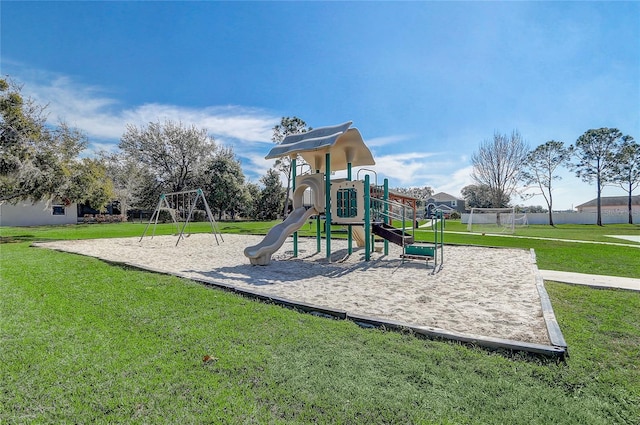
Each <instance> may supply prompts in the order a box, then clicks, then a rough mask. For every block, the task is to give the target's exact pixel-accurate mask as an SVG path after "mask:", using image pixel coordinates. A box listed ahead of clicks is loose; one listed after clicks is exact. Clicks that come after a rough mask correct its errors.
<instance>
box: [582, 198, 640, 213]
mask: <svg viewBox="0 0 640 425" xmlns="http://www.w3.org/2000/svg"><path fill="white" fill-rule="evenodd" d="M597 202H598V199H597V198H594V199H592V200H590V201H589V202H585V203H584V204H580V205H578V206H577V207H576V209H577V210H578V212H590V213H595V212H596V211H597V208H598V206H597V205H598V204H597ZM600 207H601V209H602V214H603V215H604V214H621V215H624V214H629V197H628V196H602V197H600ZM631 211H632V212H633V214H637V213H640V195H636V196H632V197H631Z"/></svg>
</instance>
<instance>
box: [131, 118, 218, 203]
mask: <svg viewBox="0 0 640 425" xmlns="http://www.w3.org/2000/svg"><path fill="white" fill-rule="evenodd" d="M119 147H120V149H121V150H122V151H124V152H125V154H126V155H127V156H128V157H129V158H131V159H133V160H134V161H136V162H137V163H138V164H139V166H141V167H145V168H147V169H148V170H150V171H151V172H152V173H153V175H154V176H155V180H156V187H157V188H159V189H161V190H163V191H170V192H179V191H181V190H184V189H185V188H188V187H189V186H190V185H193V184H195V182H197V181H198V178H199V173H201V172H202V171H203V167H204V165H205V164H206V160H207V159H209V158H210V157H211V156H212V155H213V153H214V152H215V150H216V144H215V142H214V140H213V138H211V137H210V136H209V135H208V134H207V131H206V130H204V129H198V128H196V127H195V126H191V127H187V126H184V125H183V124H182V123H176V122H173V121H165V122H164V123H160V122H157V123H149V125H148V126H146V127H140V128H138V127H136V126H135V125H131V124H129V125H127V129H126V131H125V134H124V135H123V136H122V138H121V139H120V144H119Z"/></svg>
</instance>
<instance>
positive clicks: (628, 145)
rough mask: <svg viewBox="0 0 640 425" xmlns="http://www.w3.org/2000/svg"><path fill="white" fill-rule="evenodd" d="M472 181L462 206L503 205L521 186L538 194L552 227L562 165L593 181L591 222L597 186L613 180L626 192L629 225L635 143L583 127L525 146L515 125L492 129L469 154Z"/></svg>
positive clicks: (639, 150)
mask: <svg viewBox="0 0 640 425" xmlns="http://www.w3.org/2000/svg"><path fill="white" fill-rule="evenodd" d="M471 162H472V165H473V172H472V174H471V177H472V179H473V180H474V182H475V183H476V184H475V185H469V186H465V187H464V188H463V189H462V195H463V197H464V198H465V201H466V205H467V206H468V207H485V208H491V207H494V208H501V207H506V206H509V203H510V202H511V198H512V196H514V195H515V194H519V195H521V196H523V197H526V196H527V195H526V193H525V192H523V189H524V191H526V190H530V189H533V190H534V191H535V192H536V194H541V195H542V196H543V198H544V200H545V202H546V205H547V207H548V209H547V211H548V214H549V224H550V225H552V226H553V224H554V223H553V214H552V211H553V183H554V182H555V181H557V180H560V178H561V177H560V175H559V174H558V171H559V170H560V169H561V168H563V167H564V168H567V169H569V170H571V171H573V172H575V174H576V176H577V177H579V178H581V179H582V180H583V181H584V182H587V183H590V184H593V183H595V186H596V205H597V207H596V210H597V214H596V224H597V225H599V226H601V225H602V204H601V197H602V189H603V188H604V187H605V186H607V185H618V186H620V187H621V188H622V189H623V190H624V191H625V192H626V196H627V209H628V222H629V224H633V215H632V195H633V191H634V190H635V189H636V188H637V187H638V185H640V145H639V144H638V143H637V142H636V141H635V140H634V139H633V137H631V136H629V135H623V133H622V132H621V131H620V130H618V129H617V128H598V129H590V130H587V131H586V132H585V133H584V134H582V135H581V136H580V137H579V138H578V139H577V140H576V141H575V143H573V144H571V145H569V146H565V144H564V143H563V142H560V141H557V140H550V141H548V142H546V143H543V144H541V145H539V146H537V147H536V148H535V149H532V150H530V149H529V146H528V144H527V143H526V142H525V141H524V139H523V138H522V136H521V135H520V133H519V132H518V131H517V130H514V131H513V132H512V133H511V134H510V135H508V134H501V133H499V132H496V133H495V134H494V136H493V139H490V140H484V141H483V142H482V143H481V144H480V147H479V149H478V151H477V152H475V153H474V154H473V156H472V157H471Z"/></svg>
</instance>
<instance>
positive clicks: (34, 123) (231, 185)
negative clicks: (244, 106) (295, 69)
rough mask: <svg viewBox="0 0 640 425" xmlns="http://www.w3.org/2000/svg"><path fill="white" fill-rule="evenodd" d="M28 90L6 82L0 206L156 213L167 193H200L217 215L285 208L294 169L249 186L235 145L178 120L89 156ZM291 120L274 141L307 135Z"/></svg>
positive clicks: (141, 130) (0, 91) (269, 214)
mask: <svg viewBox="0 0 640 425" xmlns="http://www.w3.org/2000/svg"><path fill="white" fill-rule="evenodd" d="M21 91H22V86H21V85H19V84H17V83H15V82H14V81H12V80H10V79H8V78H3V79H0V203H1V202H10V203H16V202H18V201H22V200H29V201H32V202H35V201H39V200H47V201H53V200H63V201H64V202H66V203H71V202H74V203H81V204H87V205H90V206H91V207H92V208H93V209H96V210H102V209H104V207H105V206H106V205H107V203H110V202H112V201H118V202H119V203H120V209H121V211H122V212H123V213H125V214H126V211H127V210H129V209H131V208H136V209H143V210H150V209H151V210H152V209H153V208H154V207H155V206H156V204H157V202H158V199H159V197H160V195H161V194H162V193H168V192H180V191H184V190H191V189H196V188H201V189H202V190H203V192H204V193H205V195H206V197H207V202H208V203H209V205H210V207H211V209H212V211H213V212H214V213H215V214H217V215H218V218H222V216H223V215H228V216H231V217H232V218H235V217H236V216H238V215H242V216H244V217H247V218H251V219H259V220H262V219H264V220H270V219H275V218H277V217H278V216H279V215H280V214H281V212H282V211H283V204H284V199H285V189H284V187H283V185H282V183H281V180H280V176H279V172H284V173H288V172H290V171H289V170H287V165H286V164H285V163H284V162H282V161H281V162H280V163H278V164H276V168H272V169H269V170H268V171H267V172H266V174H265V175H264V176H262V177H261V178H260V180H259V183H260V185H259V184H256V183H253V182H250V181H247V179H246V178H245V175H244V173H243V171H242V167H241V162H240V160H239V159H238V157H237V156H236V155H235V153H234V151H233V149H232V148H230V147H225V146H221V145H219V144H217V143H216V142H215V140H214V139H213V138H212V137H211V136H209V135H208V134H207V131H206V130H204V129H199V128H196V127H195V126H193V125H185V124H183V123H181V122H175V121H171V120H165V121H163V122H151V123H148V124H147V125H143V126H136V125H133V124H128V125H127V126H126V130H125V132H124V134H123V135H122V137H121V138H120V141H119V143H118V151H117V152H99V153H97V154H96V156H95V157H94V158H82V157H81V153H82V152H83V151H84V150H85V149H86V148H87V147H88V139H87V136H86V135H85V134H83V133H82V132H80V131H79V130H76V129H73V128H71V127H70V126H69V125H68V124H66V123H65V122H59V123H58V124H57V125H53V126H52V125H49V124H47V123H46V121H47V115H46V105H45V106H43V105H39V104H37V103H36V102H35V101H34V100H33V99H30V98H25V97H24V96H22V94H21ZM290 120H291V119H285V118H283V121H282V122H281V124H280V125H278V126H276V127H275V128H274V135H273V138H272V140H273V141H274V142H279V141H282V139H283V138H284V137H285V136H286V135H287V134H289V133H292V132H302V131H307V126H306V124H305V123H304V121H302V120H299V119H295V120H294V121H295V122H296V126H295V127H288V126H286V124H287V123H288V122H289V121H290ZM283 125H284V126H285V127H283ZM285 208H286V207H285Z"/></svg>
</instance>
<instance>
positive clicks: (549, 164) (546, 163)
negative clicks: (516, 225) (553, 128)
mask: <svg viewBox="0 0 640 425" xmlns="http://www.w3.org/2000/svg"><path fill="white" fill-rule="evenodd" d="M570 157H571V149H568V148H566V147H565V146H564V144H563V143H562V142H558V141H556V140H550V141H548V142H547V143H545V144H543V145H540V146H538V147H537V148H535V149H534V150H532V151H531V152H529V154H528V155H527V159H526V161H525V165H524V171H523V172H522V180H523V181H524V184H525V185H535V186H537V187H538V189H539V191H540V193H541V194H542V196H543V197H544V200H545V202H546V203H547V207H548V210H549V225H550V226H553V225H554V224H553V193H552V191H553V189H552V183H553V181H554V180H560V179H561V177H560V176H559V175H557V174H556V170H557V169H558V168H559V167H561V166H563V165H567V164H568V163H569V159H570Z"/></svg>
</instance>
